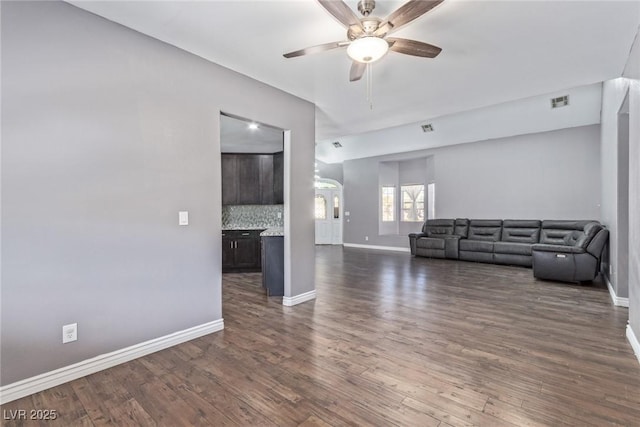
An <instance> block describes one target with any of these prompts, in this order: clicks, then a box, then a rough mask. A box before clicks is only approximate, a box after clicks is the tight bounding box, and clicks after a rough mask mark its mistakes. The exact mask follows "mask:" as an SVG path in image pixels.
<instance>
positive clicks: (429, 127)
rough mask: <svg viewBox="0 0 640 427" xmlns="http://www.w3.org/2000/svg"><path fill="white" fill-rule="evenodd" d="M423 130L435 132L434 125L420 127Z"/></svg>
mask: <svg viewBox="0 0 640 427" xmlns="http://www.w3.org/2000/svg"><path fill="white" fill-rule="evenodd" d="M420 127H421V128H422V132H433V125H432V124H431V123H429V124H428V125H422V126H420Z"/></svg>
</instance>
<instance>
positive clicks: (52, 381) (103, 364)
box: [0, 319, 224, 404]
mask: <svg viewBox="0 0 640 427" xmlns="http://www.w3.org/2000/svg"><path fill="white" fill-rule="evenodd" d="M222 329H224V320H223V319H219V320H214V321H213V322H209V323H204V324H202V325H198V326H194V327H193V328H189V329H185V330H183V331H178V332H174V333H172V334H169V335H165V336H163V337H159V338H154V339H152V340H149V341H145V342H142V343H140V344H135V345H132V346H130V347H126V348H123V349H120V350H116V351H112V352H111V353H105V354H101V355H100V356H96V357H93V358H91V359H87V360H83V361H82V362H78V363H74V364H73V365H69V366H65V367H63V368H60V369H56V370H54V371H50V372H45V373H43V374H40V375H36V376H35V377H31V378H26V379H24V380H20V381H17V382H15V383H12V384H7V385H5V386H3V387H0V404H5V403H7V402H11V401H13V400H16V399H20V398H21V397H25V396H29V395H30V394H34V393H38V392H40V391H42V390H46V389H48V388H51V387H55V386H57V385H60V384H64V383H67V382H69V381H73V380H76V379H78V378H82V377H85V376H87V375H90V374H93V373H96V372H99V371H102V370H103V369H107V368H111V367H112V366H115V365H119V364H121V363H125V362H128V361H130V360H133V359H137V358H139V357H142V356H145V355H147V354H151V353H155V352H156V351H160V350H164V349H165V348H169V347H172V346H174V345H177V344H181V343H183V342H186V341H190V340H192V339H195V338H199V337H201V336H203V335H208V334H210V333H212V332H217V331H221V330H222Z"/></svg>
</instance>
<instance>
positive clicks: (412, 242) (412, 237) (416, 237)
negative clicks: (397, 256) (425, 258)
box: [409, 233, 427, 256]
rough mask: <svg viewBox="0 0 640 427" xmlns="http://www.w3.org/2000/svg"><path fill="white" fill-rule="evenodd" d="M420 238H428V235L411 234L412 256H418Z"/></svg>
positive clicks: (410, 246) (410, 248) (410, 247)
mask: <svg viewBox="0 0 640 427" xmlns="http://www.w3.org/2000/svg"><path fill="white" fill-rule="evenodd" d="M420 237H427V233H411V234H409V250H411V255H413V256H415V255H416V240H418V239H419V238H420Z"/></svg>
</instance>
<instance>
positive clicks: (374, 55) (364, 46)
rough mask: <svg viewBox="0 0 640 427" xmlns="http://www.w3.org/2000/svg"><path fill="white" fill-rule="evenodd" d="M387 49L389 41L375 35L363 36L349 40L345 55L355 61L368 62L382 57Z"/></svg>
mask: <svg viewBox="0 0 640 427" xmlns="http://www.w3.org/2000/svg"><path fill="white" fill-rule="evenodd" d="M388 50H389V43H387V41H386V40H384V39H382V38H380V37H376V36H365V37H361V38H359V39H356V40H354V41H352V42H351V44H350V45H349V47H348V48H347V55H349V58H351V59H353V60H354V61H356V62H360V63H363V64H370V63H372V62H375V61H377V60H378V59H380V58H382V57H383V56H384V55H385V54H386V53H387V51H388Z"/></svg>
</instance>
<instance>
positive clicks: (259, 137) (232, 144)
mask: <svg viewBox="0 0 640 427" xmlns="http://www.w3.org/2000/svg"><path fill="white" fill-rule="evenodd" d="M250 123H254V122H251V121H248V120H243V119H239V118H235V117H230V116H225V115H221V116H220V151H221V152H223V153H276V152H278V151H282V150H283V134H282V130H280V129H275V128H272V127H269V126H265V125H263V124H258V123H255V124H256V125H257V126H258V128H257V129H252V128H250V127H249V124H250Z"/></svg>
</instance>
